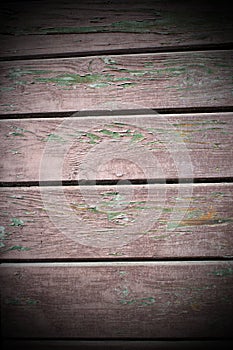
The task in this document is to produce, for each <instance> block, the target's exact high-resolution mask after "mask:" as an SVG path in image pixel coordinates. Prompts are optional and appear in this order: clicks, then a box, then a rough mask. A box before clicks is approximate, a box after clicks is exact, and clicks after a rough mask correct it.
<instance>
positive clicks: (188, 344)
mask: <svg viewBox="0 0 233 350" xmlns="http://www.w3.org/2000/svg"><path fill="white" fill-rule="evenodd" d="M232 346H233V341H230V340H225V341H224V340H193V341H190V340H173V341H172V340H168V341H165V340H42V341H41V340H11V341H9V340H8V341H3V344H2V349H3V350H18V349H22V348H23V349H25V350H32V349H33V350H54V349H55V350H66V349H71V350H142V349H145V350H187V349H190V350H206V349H223V350H229V349H232Z"/></svg>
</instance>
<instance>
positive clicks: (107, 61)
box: [102, 57, 117, 65]
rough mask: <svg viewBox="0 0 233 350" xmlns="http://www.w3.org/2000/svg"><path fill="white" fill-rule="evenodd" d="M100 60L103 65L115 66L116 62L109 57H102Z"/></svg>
mask: <svg viewBox="0 0 233 350" xmlns="http://www.w3.org/2000/svg"><path fill="white" fill-rule="evenodd" d="M102 60H103V62H104V63H105V64H110V65H113V64H117V62H116V61H114V60H112V59H111V58H110V57H103V58H102Z"/></svg>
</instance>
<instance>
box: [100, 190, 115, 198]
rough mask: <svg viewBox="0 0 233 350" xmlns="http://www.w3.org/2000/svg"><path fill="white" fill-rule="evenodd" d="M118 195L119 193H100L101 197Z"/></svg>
mask: <svg viewBox="0 0 233 350" xmlns="http://www.w3.org/2000/svg"><path fill="white" fill-rule="evenodd" d="M118 194H119V192H113V191H111V192H103V193H101V196H103V197H112V196H117V195H118Z"/></svg>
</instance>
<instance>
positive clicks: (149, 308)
mask: <svg viewBox="0 0 233 350" xmlns="http://www.w3.org/2000/svg"><path fill="white" fill-rule="evenodd" d="M232 283H233V262H217V261H212V262H167V263H165V262H159V263H155V262H151V263H136V262H132V263H129V262H128V263H89V264H88V263H86V264H84V263H79V264H78V263H73V264H71V263H70V264H69V263H65V264H63V263H60V264H59V263H55V264H49V263H44V264H2V266H1V291H2V315H1V318H2V333H3V336H6V337H9V336H10V337H29V338H35V337H36V338H38V337H53V338H62V337H67V338H106V337H107V338H117V337H118V338H129V337H130V338H145V339H146V338H157V339H158V338H165V337H166V338H167V339H169V338H173V339H174V338H181V337H182V338H190V337H204V338H207V339H208V338H209V337H213V338H217V337H227V336H228V337H231V336H232V326H233V319H232V313H233V300H232Z"/></svg>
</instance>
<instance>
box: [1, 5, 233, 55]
mask: <svg viewBox="0 0 233 350" xmlns="http://www.w3.org/2000/svg"><path fill="white" fill-rule="evenodd" d="M2 6H3V11H2V15H3V16H2V20H1V30H0V33H1V35H0V47H1V56H2V57H5V58H6V57H20V56H21V57H26V56H27V57H28V56H33V55H36V56H49V55H64V54H66V55H72V54H82V53H89V54H90V53H96V52H100V51H101V52H106V51H117V50H118V51H119V50H127V51H130V50H132V49H140V50H145V51H146V50H153V49H162V50H166V49H169V48H178V49H179V48H180V47H181V48H182V47H190V46H191V47H192V46H194V47H195V46H200V45H216V44H232V42H233V38H232V23H233V17H232V12H231V11H230V10H229V5H228V4H227V3H226V2H225V4H224V1H222V2H221V6H217V4H214V3H213V2H212V1H211V2H210V1H203V0H202V1H188V2H176V3H174V1H172V0H170V1H166V2H164V1H151V0H144V1H143V3H142V2H141V1H140V0H137V1H135V0H131V1H129V0H128V1H115V2H114V1H80V0H79V1H76V2H75V1H73V0H69V1H66V2H64V1H56V6H54V2H53V1H33V4H31V3H29V2H25V1H13V2H9V1H7V2H6V3H5V4H4V5H2Z"/></svg>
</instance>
